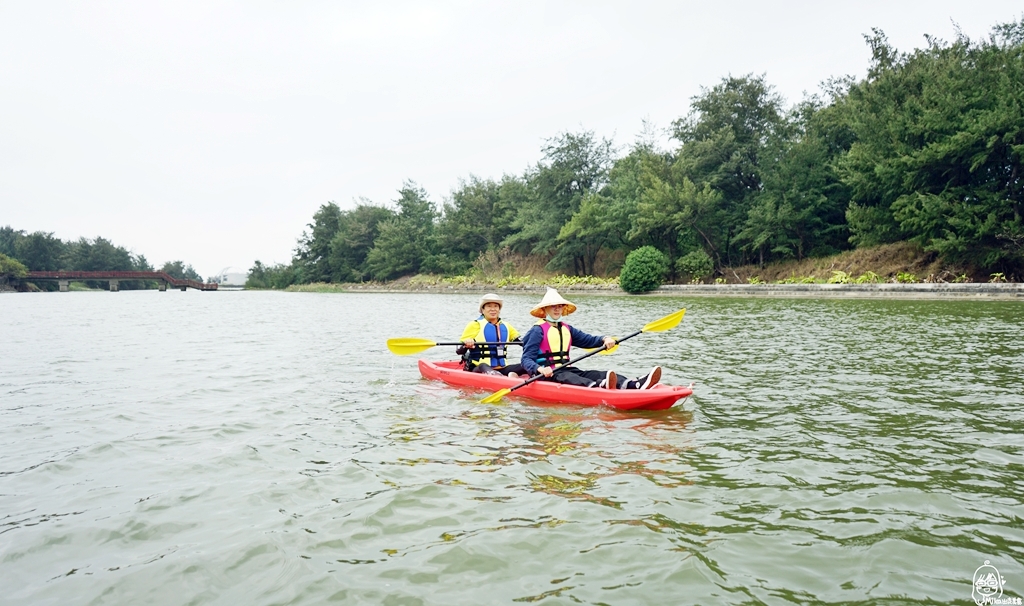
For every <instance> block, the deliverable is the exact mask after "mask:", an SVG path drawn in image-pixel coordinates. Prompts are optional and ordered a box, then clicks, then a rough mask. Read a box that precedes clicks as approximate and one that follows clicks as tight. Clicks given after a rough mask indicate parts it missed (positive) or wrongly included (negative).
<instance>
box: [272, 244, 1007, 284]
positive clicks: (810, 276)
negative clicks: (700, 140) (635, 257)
mask: <svg viewBox="0 0 1024 606" xmlns="http://www.w3.org/2000/svg"><path fill="white" fill-rule="evenodd" d="M538 266H539V264H538V263H533V264H531V265H530V274H529V275H511V276H509V275H502V274H500V273H497V272H493V273H488V272H483V271H478V272H475V273H474V274H473V275H466V276H451V277H442V276H433V275H422V274H421V275H416V276H407V277H403V278H399V279H397V280H393V281H390V282H363V283H358V284H325V283H317V284H296V285H292V286H289V287H288V288H287V290H288V291H291V292H352V291H359V290H374V291H380V290H395V291H401V290H422V291H444V290H488V289H493V290H499V289H504V290H537V289H541V288H543V287H545V286H552V287H555V288H559V289H565V290H606V291H619V290H620V289H619V281H618V277H595V276H566V275H564V274H553V273H550V272H545V271H543V270H541V269H538ZM506 269H507V267H506ZM1014 278H1015V276H1002V275H1001V274H984V273H980V272H977V271H972V270H971V269H970V268H967V267H960V266H956V265H952V264H948V263H943V262H942V261H940V260H939V259H938V258H937V257H936V255H935V254H934V253H929V252H926V251H924V250H922V249H921V248H920V247H919V246H917V245H915V244H911V243H909V242H898V243H895V244H885V245H882V246H875V247H872V248H863V249H858V250H852V251H847V252H844V253H841V254H838V255H834V256H831V257H821V258H816V259H803V260H800V261H797V260H791V261H786V262H783V263H772V264H769V265H765V266H764V267H761V266H757V265H745V266H742V267H727V268H725V269H724V270H723V271H722V273H721V274H720V275H718V276H715V277H709V278H706V279H704V280H701V281H695V282H688V283H692V284H698V283H703V284H858V283H859V284H869V283H902V284H914V283H942V282H946V283H979V282H1007V281H1013V280H1014ZM679 283H687V282H679Z"/></svg>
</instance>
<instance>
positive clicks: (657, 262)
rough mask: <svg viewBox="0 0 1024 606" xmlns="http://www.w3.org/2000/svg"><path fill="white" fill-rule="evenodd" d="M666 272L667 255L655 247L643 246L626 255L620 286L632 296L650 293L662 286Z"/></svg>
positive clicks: (620, 276)
mask: <svg viewBox="0 0 1024 606" xmlns="http://www.w3.org/2000/svg"><path fill="white" fill-rule="evenodd" d="M666 271H668V260H667V259H665V255H663V254H662V253H661V251H659V250H658V249H657V248H654V247H653V246H641V247H640V248H638V249H636V250H634V251H632V252H631V253H629V254H628V255H626V263H625V265H623V266H622V273H621V274H620V275H619V286H621V287H622V290H624V291H626V292H628V293H631V294H637V293H642V292H650V291H652V290H654V289H655V288H658V287H659V286H661V281H662V280H663V279H664V277H665V272H666Z"/></svg>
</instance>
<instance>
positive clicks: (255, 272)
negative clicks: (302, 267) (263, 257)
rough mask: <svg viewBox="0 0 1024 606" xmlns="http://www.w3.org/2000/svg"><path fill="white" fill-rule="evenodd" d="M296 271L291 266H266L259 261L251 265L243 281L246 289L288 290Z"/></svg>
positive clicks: (280, 264) (281, 264) (293, 280)
mask: <svg viewBox="0 0 1024 606" xmlns="http://www.w3.org/2000/svg"><path fill="white" fill-rule="evenodd" d="M295 274H296V270H295V267H294V266H293V265H290V264H289V265H286V264H284V263H278V264H276V265H271V266H269V267H268V266H266V265H264V264H263V263H261V262H260V261H256V262H255V263H253V266H252V268H251V269H249V274H248V276H247V277H246V280H245V287H246V288H274V289H282V288H288V287H289V286H291V285H292V284H295V283H296V281H295V277H296V276H295Z"/></svg>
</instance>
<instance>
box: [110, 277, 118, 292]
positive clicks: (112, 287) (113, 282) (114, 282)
mask: <svg viewBox="0 0 1024 606" xmlns="http://www.w3.org/2000/svg"><path fill="white" fill-rule="evenodd" d="M117 290H118V288H117V280H111V281H110V292H117Z"/></svg>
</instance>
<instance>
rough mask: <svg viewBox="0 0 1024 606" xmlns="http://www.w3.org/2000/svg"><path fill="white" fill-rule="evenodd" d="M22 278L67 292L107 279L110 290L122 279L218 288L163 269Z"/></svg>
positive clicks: (41, 274) (32, 273) (46, 273)
mask: <svg viewBox="0 0 1024 606" xmlns="http://www.w3.org/2000/svg"><path fill="white" fill-rule="evenodd" d="M22 280H24V281H26V282H54V281H56V282H57V283H58V284H60V291H61V292H67V291H68V284H69V283H71V282H81V281H83V280H107V281H109V282H110V291H111V292H117V291H118V287H117V285H118V282H120V281H121V280H156V281H158V282H160V290H161V291H165V290H167V285H168V284H170V285H171V286H172V287H174V288H180V289H181V290H185V289H186V288H194V289H196V290H217V284H216V283H214V282H205V283H204V282H198V281H196V280H179V279H178V278H172V277H171V276H170V274H168V273H167V272H163V271H30V272H28V275H26V276H25V277H24V278H22Z"/></svg>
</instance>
